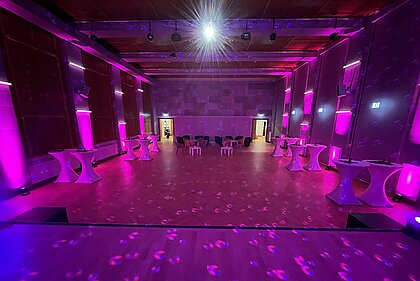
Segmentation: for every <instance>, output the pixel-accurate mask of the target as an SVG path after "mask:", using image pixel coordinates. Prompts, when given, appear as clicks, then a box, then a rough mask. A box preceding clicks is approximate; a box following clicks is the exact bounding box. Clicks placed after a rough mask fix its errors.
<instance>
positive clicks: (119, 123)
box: [118, 122, 127, 125]
mask: <svg viewBox="0 0 420 281" xmlns="http://www.w3.org/2000/svg"><path fill="white" fill-rule="evenodd" d="M118 125H127V123H126V122H118Z"/></svg>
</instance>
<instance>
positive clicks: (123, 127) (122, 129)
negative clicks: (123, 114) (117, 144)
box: [118, 122, 127, 151]
mask: <svg viewBox="0 0 420 281" xmlns="http://www.w3.org/2000/svg"><path fill="white" fill-rule="evenodd" d="M126 126H127V123H125V122H118V133H119V135H120V141H121V148H122V150H124V151H125V150H126V147H125V143H124V140H125V139H127V132H126Z"/></svg>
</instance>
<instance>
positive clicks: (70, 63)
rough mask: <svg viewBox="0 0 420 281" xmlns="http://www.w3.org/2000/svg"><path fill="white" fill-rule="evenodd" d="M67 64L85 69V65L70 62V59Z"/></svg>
mask: <svg viewBox="0 0 420 281" xmlns="http://www.w3.org/2000/svg"><path fill="white" fill-rule="evenodd" d="M69 65H71V66H74V67H76V68H79V69H82V70H85V69H86V68H85V67H83V66H81V65H79V64H77V63H74V62H71V61H70V62H69Z"/></svg>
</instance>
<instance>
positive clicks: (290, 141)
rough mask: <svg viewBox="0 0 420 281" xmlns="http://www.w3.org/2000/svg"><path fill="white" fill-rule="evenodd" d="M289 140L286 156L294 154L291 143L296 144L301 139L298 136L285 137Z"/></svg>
mask: <svg viewBox="0 0 420 281" xmlns="http://www.w3.org/2000/svg"><path fill="white" fill-rule="evenodd" d="M284 139H285V140H286V142H287V150H286V153H285V155H284V156H289V157H290V156H292V151H291V150H290V147H289V145H290V144H295V143H296V142H297V141H298V140H299V139H298V138H284Z"/></svg>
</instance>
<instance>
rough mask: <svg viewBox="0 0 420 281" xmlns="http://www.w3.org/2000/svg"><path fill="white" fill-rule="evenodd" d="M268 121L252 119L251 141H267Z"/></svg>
mask: <svg viewBox="0 0 420 281" xmlns="http://www.w3.org/2000/svg"><path fill="white" fill-rule="evenodd" d="M267 130H268V119H252V139H253V140H256V141H261V142H265V141H267V137H268V136H267Z"/></svg>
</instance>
